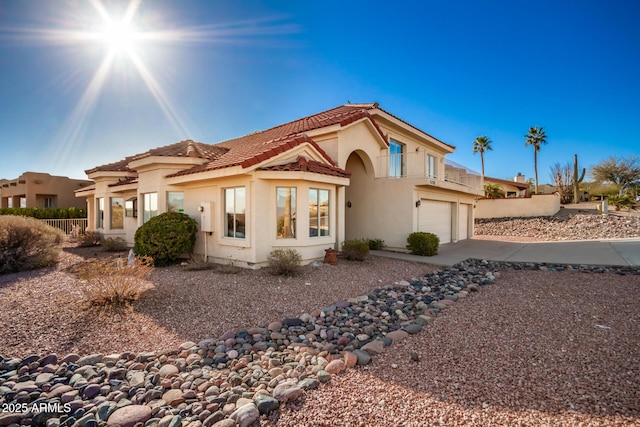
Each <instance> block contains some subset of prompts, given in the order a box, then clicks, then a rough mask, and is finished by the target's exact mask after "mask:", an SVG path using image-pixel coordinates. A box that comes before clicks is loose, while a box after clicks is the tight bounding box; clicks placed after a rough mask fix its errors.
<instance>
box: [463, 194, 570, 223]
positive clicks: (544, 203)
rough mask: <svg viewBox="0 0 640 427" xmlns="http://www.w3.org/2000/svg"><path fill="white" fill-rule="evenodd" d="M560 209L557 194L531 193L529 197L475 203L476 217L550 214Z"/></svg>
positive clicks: (484, 200) (483, 200) (485, 200)
mask: <svg viewBox="0 0 640 427" xmlns="http://www.w3.org/2000/svg"><path fill="white" fill-rule="evenodd" d="M559 210H560V196H559V195H557V194H543V195H533V196H531V197H530V198H515V199H480V200H478V201H477V203H476V209H475V216H476V218H506V217H532V216H551V215H555V214H556V213H557V212H558V211H559Z"/></svg>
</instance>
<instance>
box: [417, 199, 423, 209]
mask: <svg viewBox="0 0 640 427" xmlns="http://www.w3.org/2000/svg"><path fill="white" fill-rule="evenodd" d="M421 204H422V203H421V202H420V200H417V201H416V208H419V207H420V205H421Z"/></svg>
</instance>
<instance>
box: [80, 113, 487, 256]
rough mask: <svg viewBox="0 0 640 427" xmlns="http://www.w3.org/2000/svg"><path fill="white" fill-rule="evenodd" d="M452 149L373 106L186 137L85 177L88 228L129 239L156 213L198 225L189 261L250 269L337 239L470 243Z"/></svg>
mask: <svg viewBox="0 0 640 427" xmlns="http://www.w3.org/2000/svg"><path fill="white" fill-rule="evenodd" d="M453 151H454V147H453V146H451V145H449V144H446V143H444V142H442V141H440V140H438V139H436V138H434V137H433V136H431V135H429V134H427V133H426V132H424V131H422V130H420V129H418V128H417V127H415V126H413V125H411V124H409V123H407V122H405V121H403V120H402V119H400V118H398V117H396V116H394V115H392V114H391V113H389V112H387V111H385V110H383V109H381V108H380V107H379V105H378V104H377V103H372V104H346V105H341V106H338V107H336V108H332V109H330V110H327V111H323V112H320V113H317V114H314V115H311V116H308V117H303V118H301V119H298V120H294V121H292V122H289V123H285V124H282V125H279V126H276V127H273V128H271V129H267V130H264V131H260V132H255V133H251V134H248V135H245V136H242V137H240V138H236V139H231V140H228V141H224V142H220V143H217V144H204V143H201V142H194V141H191V140H186V141H181V142H178V143H175V144H172V145H168V146H163V147H159V148H154V149H151V150H149V151H146V152H144V153H141V154H135V155H132V156H129V157H127V158H125V159H123V160H121V161H118V162H116V163H110V164H106V165H102V166H97V167H94V168H92V169H89V170H87V171H86V173H87V175H88V177H89V178H90V179H92V180H94V182H95V185H93V186H91V187H89V188H86V189H82V190H79V191H77V192H76V196H77V197H83V198H86V200H87V205H88V212H89V218H90V228H94V229H97V230H99V231H100V232H102V233H104V234H105V235H107V236H120V237H123V238H125V239H126V240H127V242H129V243H130V244H132V243H133V238H134V233H135V231H136V229H137V228H138V227H139V226H141V225H142V224H143V223H144V222H145V221H147V220H148V219H149V218H151V217H153V216H155V215H158V214H160V213H162V212H166V211H171V210H177V211H181V212H184V213H186V214H188V215H189V216H191V217H192V218H194V219H195V220H196V221H198V223H199V230H200V231H199V233H198V236H197V241H196V249H195V252H196V254H201V255H202V254H206V259H207V260H208V261H210V262H218V263H228V262H230V261H232V262H233V263H234V264H235V265H240V266H244V267H252V268H257V267H260V266H262V265H265V263H266V261H267V257H268V255H269V253H270V252H271V251H272V250H273V249H275V248H283V247H290V248H294V249H296V250H297V251H298V252H299V253H300V254H301V255H302V258H303V260H304V262H310V261H312V260H315V259H322V257H323V256H324V254H325V249H328V248H334V249H337V250H339V249H340V245H341V244H342V242H343V241H344V240H346V239H358V238H376V239H383V240H384V241H385V244H386V246H387V247H389V248H391V249H397V250H404V249H405V246H406V238H407V236H408V235H409V234H410V233H412V232H414V231H429V232H433V233H435V234H437V235H438V236H440V239H441V242H442V243H447V242H452V241H458V240H462V239H467V238H469V237H471V236H472V235H473V205H474V201H475V199H476V197H478V196H482V194H483V191H482V184H481V177H480V175H479V174H477V173H475V172H472V171H469V170H468V169H466V168H464V167H462V166H460V165H456V164H454V163H452V162H449V161H446V160H445V156H447V155H448V154H451V153H453Z"/></svg>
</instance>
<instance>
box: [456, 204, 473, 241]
mask: <svg viewBox="0 0 640 427" xmlns="http://www.w3.org/2000/svg"><path fill="white" fill-rule="evenodd" d="M470 207H471V205H469V204H465V203H460V219H459V226H458V227H459V228H458V230H459V233H458V240H464V239H468V238H469V208H470Z"/></svg>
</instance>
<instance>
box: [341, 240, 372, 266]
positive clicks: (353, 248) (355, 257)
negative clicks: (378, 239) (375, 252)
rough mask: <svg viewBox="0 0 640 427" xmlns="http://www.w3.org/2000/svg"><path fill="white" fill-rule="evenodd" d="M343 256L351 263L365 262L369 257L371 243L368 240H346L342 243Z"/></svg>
mask: <svg viewBox="0 0 640 427" xmlns="http://www.w3.org/2000/svg"><path fill="white" fill-rule="evenodd" d="M342 254H343V255H344V257H345V258H346V259H348V260H351V261H364V260H365V258H366V257H367V256H369V242H368V241H367V240H358V239H354V240H345V241H344V242H342Z"/></svg>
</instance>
